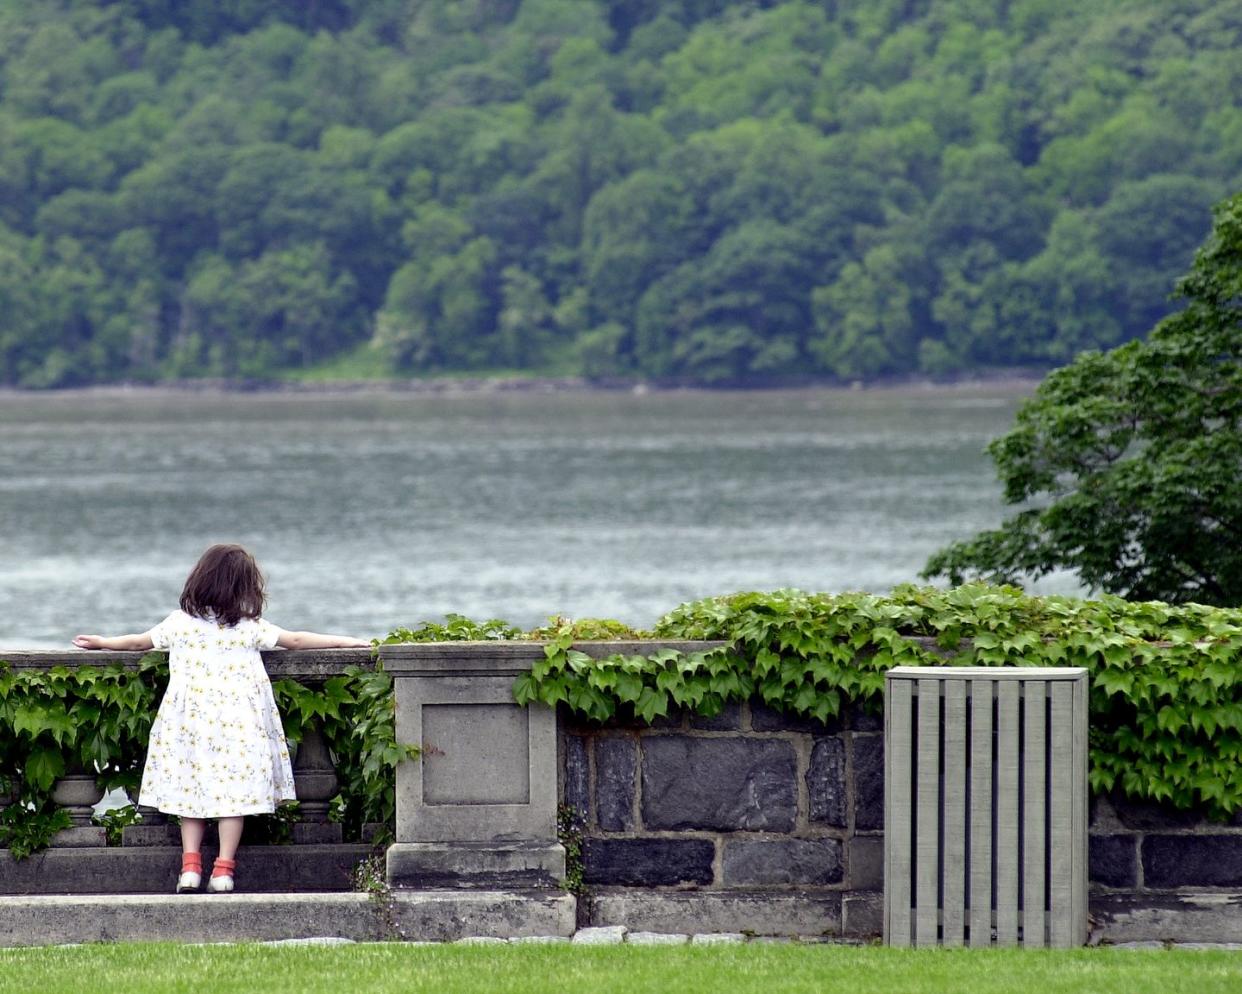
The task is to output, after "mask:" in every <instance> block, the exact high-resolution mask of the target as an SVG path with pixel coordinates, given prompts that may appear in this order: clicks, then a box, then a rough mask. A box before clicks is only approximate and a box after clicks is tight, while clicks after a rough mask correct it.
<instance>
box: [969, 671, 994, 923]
mask: <svg viewBox="0 0 1242 994" xmlns="http://www.w3.org/2000/svg"><path fill="white" fill-rule="evenodd" d="M993 688H994V684H993V682H992V681H991V680H983V679H979V680H974V681H972V682H971V691H970V944H971V946H990V945H991V944H992V803H993V800H992V690H993Z"/></svg>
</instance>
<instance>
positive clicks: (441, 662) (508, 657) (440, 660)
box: [379, 639, 732, 676]
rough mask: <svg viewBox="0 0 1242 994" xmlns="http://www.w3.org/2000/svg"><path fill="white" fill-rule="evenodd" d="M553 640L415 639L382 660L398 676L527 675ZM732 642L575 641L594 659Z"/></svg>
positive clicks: (383, 653)
mask: <svg viewBox="0 0 1242 994" xmlns="http://www.w3.org/2000/svg"><path fill="white" fill-rule="evenodd" d="M549 644H550V643H548V642H542V641H534V640H532V641H521V640H514V641H502V640H500V639H495V640H490V641H483V642H410V643H405V644H400V645H382V646H380V651H379V655H380V661H381V662H382V663H383V664H384V669H385V670H387V671H388V672H389V673H391V674H393V675H394V676H501V675H504V674H507V673H515V674H516V673H525V672H527V671H529V670H530V668H531V666H532V664H534V663H535V662H537V661H538V660H540V659H543V658H544V657H545V655H546V653H545V651H544V650H545V649H546V647H547V646H548V645H549ZM731 644H732V643H730V642H719V641H713V642H707V641H686V640H660V639H641V640H640V639H630V640H625V641H602V642H575V643H574V644H573V646H572V648H574V649H576V650H578V651H579V652H584V653H586V654H587V655H588V656H590V657H591V658H592V659H603V658H605V657H606V656H612V655H615V654H617V653H620V654H621V655H630V656H636V655H647V654H649V653H652V652H659V651H660V650H661V649H673V650H675V651H677V652H708V651H710V650H712V649H722V648H727V647H728V646H729V645H731Z"/></svg>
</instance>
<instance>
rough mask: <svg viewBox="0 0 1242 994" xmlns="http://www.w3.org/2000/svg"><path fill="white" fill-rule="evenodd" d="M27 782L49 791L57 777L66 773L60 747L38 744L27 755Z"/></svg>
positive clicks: (40, 789) (36, 787)
mask: <svg viewBox="0 0 1242 994" xmlns="http://www.w3.org/2000/svg"><path fill="white" fill-rule="evenodd" d="M23 772H24V775H25V778H26V782H27V783H29V784H30V785H31V786H32V787H34V788H35V789H37V790H39V791H44V792H46V791H49V790H51V789H52V784H53V783H55V782H56V780H57V779H59V778H60V777H62V776H64V775H65V760H64V757H62V756H61V754H60V750H59V749H50V748H48V747H47V746H36V747H35V748H34V749H32V750H31V752H30V755H28V756H27V757H26V764H25V768H24V771H23Z"/></svg>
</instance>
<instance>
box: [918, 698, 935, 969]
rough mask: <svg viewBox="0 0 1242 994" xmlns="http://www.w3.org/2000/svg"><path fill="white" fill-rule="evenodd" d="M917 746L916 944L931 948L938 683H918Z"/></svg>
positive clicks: (933, 897) (933, 919)
mask: <svg viewBox="0 0 1242 994" xmlns="http://www.w3.org/2000/svg"><path fill="white" fill-rule="evenodd" d="M918 689H919V706H918V713H919V744H918V755H917V756H916V757H915V760H914V761H915V766H916V768H917V771H918V781H917V789H918V798H917V802H916V803H917V808H916V816H915V823H914V824H915V852H916V861H917V869H916V873H917V880H916V882H915V908H914V925H915V936H914V941H915V945H918V946H934V945H935V944H936V941H937V939H938V935H937V930H938V925H939V903H940V902H939V882H940V681H939V680H936V679H924V680H920V681H919V688H918Z"/></svg>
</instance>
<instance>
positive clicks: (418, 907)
mask: <svg viewBox="0 0 1242 994" xmlns="http://www.w3.org/2000/svg"><path fill="white" fill-rule="evenodd" d="M575 913H576V902H575V900H574V898H573V896H572V895H570V894H564V893H559V892H551V893H549V892H521V891H450V890H443V891H434V890H428V891H397V892H391V893H389V894H387V895H375V896H373V895H368V894H360V893H345V894H340V893H305V894H236V893H234V894H205V893H198V894H78V895H51V894H42V895H35V896H21V897H10V898H6V899H5V900H3V901H0V946H31V945H59V944H65V943H80V942H272V941H278V940H290V939H310V938H317V937H322V936H333V937H338V938H343V939H352V940H354V941H358V942H364V941H380V940H385V939H393V940H406V941H418V940H421V941H436V942H448V941H453V940H456V939H461V938H464V937H466V936H497V937H502V938H510V937H516V936H552V935H556V936H570V935H572V934H573V932H574V919H575Z"/></svg>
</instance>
